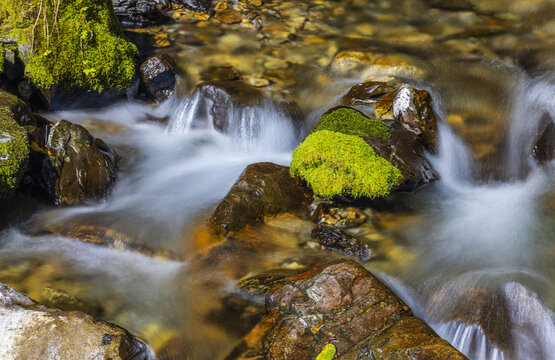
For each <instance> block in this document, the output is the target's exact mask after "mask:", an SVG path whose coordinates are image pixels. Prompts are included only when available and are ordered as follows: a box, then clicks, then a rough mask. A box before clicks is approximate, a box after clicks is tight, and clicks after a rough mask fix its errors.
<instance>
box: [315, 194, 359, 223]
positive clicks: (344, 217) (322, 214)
mask: <svg viewBox="0 0 555 360" xmlns="http://www.w3.org/2000/svg"><path fill="white" fill-rule="evenodd" d="M312 209H313V210H312ZM310 216H311V218H312V221H313V222H315V223H316V224H326V225H332V226H334V227H337V228H341V229H344V228H350V227H355V226H359V225H362V224H364V222H365V221H366V219H367V216H366V214H365V213H364V212H363V211H362V210H360V209H357V208H355V207H352V206H348V207H341V206H339V205H335V204H334V203H332V202H327V201H322V200H317V202H316V201H315V203H313V204H312V205H311V214H310Z"/></svg>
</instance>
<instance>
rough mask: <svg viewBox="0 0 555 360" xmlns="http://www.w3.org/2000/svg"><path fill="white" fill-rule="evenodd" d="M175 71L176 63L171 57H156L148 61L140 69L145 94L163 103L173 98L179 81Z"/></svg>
mask: <svg viewBox="0 0 555 360" xmlns="http://www.w3.org/2000/svg"><path fill="white" fill-rule="evenodd" d="M175 69H176V67H175V62H174V60H173V59H172V58H171V57H170V56H169V55H165V54H163V55H156V56H151V57H149V58H148V59H146V61H145V62H143V63H142V64H141V68H140V71H141V79H142V86H143V88H144V89H145V92H146V93H147V94H148V95H149V96H151V97H153V98H154V99H156V101H163V100H166V99H167V98H169V97H170V96H172V95H173V94H174V92H175V84H176V80H177V79H176V78H177V72H176V70H175Z"/></svg>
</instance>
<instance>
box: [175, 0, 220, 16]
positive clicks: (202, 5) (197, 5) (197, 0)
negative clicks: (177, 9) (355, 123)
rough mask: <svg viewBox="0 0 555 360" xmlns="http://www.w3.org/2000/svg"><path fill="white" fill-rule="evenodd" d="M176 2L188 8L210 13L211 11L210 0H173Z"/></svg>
mask: <svg viewBox="0 0 555 360" xmlns="http://www.w3.org/2000/svg"><path fill="white" fill-rule="evenodd" d="M175 2H176V3H178V4H181V5H183V6H185V7H186V8H188V9H191V10H195V11H200V12H203V13H207V14H208V13H210V12H211V11H212V1H211V0H175Z"/></svg>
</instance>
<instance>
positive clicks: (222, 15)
mask: <svg viewBox="0 0 555 360" xmlns="http://www.w3.org/2000/svg"><path fill="white" fill-rule="evenodd" d="M216 18H217V19H218V20H220V21H221V22H222V23H224V24H237V23H240V22H241V21H242V20H243V17H242V16H241V13H240V12H239V11H237V10H233V9H225V10H222V11H218V12H217V13H216Z"/></svg>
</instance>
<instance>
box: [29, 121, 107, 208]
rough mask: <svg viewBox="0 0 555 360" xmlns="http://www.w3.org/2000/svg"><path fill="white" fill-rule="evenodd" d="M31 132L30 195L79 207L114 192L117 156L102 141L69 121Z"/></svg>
mask: <svg viewBox="0 0 555 360" xmlns="http://www.w3.org/2000/svg"><path fill="white" fill-rule="evenodd" d="M27 130H28V132H29V134H30V136H31V139H32V141H31V149H32V162H31V166H30V169H29V171H28V173H27V174H26V179H25V182H26V183H27V187H28V191H29V192H30V193H32V194H34V195H41V196H43V197H45V198H47V199H48V200H50V201H52V202H53V203H54V204H56V205H75V204H78V203H81V202H83V201H87V200H100V199H102V198H104V197H105V196H106V195H107V194H108V193H109V192H110V190H111V188H112V186H113V185H114V183H115V181H116V178H117V175H116V170H117V162H116V154H115V153H114V152H113V151H112V150H111V149H110V148H109V147H108V145H106V144H105V143H104V142H103V141H102V140H101V139H97V138H94V137H93V136H92V135H91V134H90V133H89V132H88V131H87V130H86V129H85V128H84V127H82V126H80V125H76V124H72V123H70V122H69V121H66V120H61V121H59V122H58V123H57V124H55V125H53V126H50V125H45V126H37V127H28V128H27ZM44 139H46V141H44Z"/></svg>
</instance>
